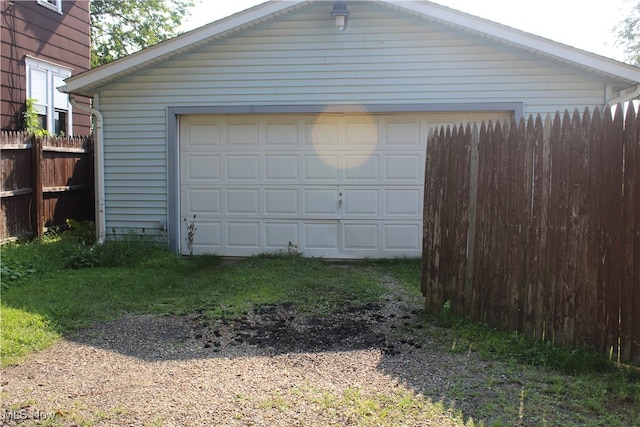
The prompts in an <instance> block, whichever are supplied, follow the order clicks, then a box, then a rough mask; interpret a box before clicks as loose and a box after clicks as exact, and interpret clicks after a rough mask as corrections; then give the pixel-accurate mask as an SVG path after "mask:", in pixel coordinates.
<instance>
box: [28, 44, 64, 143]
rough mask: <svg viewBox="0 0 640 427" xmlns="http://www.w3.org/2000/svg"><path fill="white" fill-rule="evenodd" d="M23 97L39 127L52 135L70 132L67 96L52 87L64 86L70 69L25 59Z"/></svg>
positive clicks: (37, 60) (33, 59) (30, 58)
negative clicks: (25, 92) (25, 83)
mask: <svg viewBox="0 0 640 427" xmlns="http://www.w3.org/2000/svg"><path fill="white" fill-rule="evenodd" d="M25 63H26V72H27V73H26V74H27V85H26V86H27V98H31V99H33V100H34V107H35V109H36V111H37V112H38V116H39V119H40V125H41V127H42V128H43V129H46V130H48V131H49V132H51V133H52V134H55V135H61V134H65V135H68V134H69V130H71V129H72V120H71V119H72V116H71V105H70V103H69V95H67V94H66V93H61V92H59V91H58V90H57V89H56V88H57V87H59V86H63V85H64V79H66V78H67V77H69V76H71V69H70V68H67V67H63V66H61V65H57V64H54V63H52V62H48V61H42V60H39V59H35V58H32V57H30V56H27V57H26V58H25Z"/></svg>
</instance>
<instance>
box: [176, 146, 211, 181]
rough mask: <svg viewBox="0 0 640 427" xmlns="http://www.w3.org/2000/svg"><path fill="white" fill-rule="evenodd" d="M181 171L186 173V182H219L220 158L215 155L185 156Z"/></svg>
mask: <svg viewBox="0 0 640 427" xmlns="http://www.w3.org/2000/svg"><path fill="white" fill-rule="evenodd" d="M184 158H185V160H186V161H184V162H183V166H182V169H183V170H184V171H185V173H186V179H187V181H188V182H193V183H196V182H198V181H206V182H211V181H218V180H220V156H217V155H205V154H202V153H200V154H197V155H195V154H194V155H187V156H185V157H184Z"/></svg>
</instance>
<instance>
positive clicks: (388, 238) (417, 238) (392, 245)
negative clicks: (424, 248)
mask: <svg viewBox="0 0 640 427" xmlns="http://www.w3.org/2000/svg"><path fill="white" fill-rule="evenodd" d="M383 228H384V231H383V245H384V248H383V249H384V250H385V251H398V250H402V251H408V252H412V253H415V251H416V250H419V249H420V245H421V239H422V232H421V231H420V224H417V223H406V224H384V225H383Z"/></svg>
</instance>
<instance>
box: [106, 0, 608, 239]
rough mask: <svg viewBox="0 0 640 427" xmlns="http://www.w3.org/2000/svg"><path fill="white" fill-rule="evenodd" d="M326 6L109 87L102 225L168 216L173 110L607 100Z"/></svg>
mask: <svg viewBox="0 0 640 427" xmlns="http://www.w3.org/2000/svg"><path fill="white" fill-rule="evenodd" d="M330 6H331V3H326V2H325V3H319V4H314V5H312V6H309V7H307V8H304V9H302V10H300V11H297V12H295V13H292V14H290V15H286V16H282V17H280V18H279V19H277V20H275V21H271V22H266V23H263V24H260V25H258V26H256V27H254V28H252V29H250V30H246V31H244V32H241V33H238V34H236V35H234V36H232V37H229V38H227V39H223V40H221V41H218V42H216V43H214V44H210V45H208V46H204V47H202V48H200V49H198V50H196V51H194V52H191V53H187V54H184V55H182V56H179V57H176V58H174V59H172V60H169V61H166V62H163V63H159V64H156V65H154V66H152V67H149V68H147V69H145V70H142V71H140V72H137V73H135V74H133V75H130V76H128V77H125V78H122V79H120V80H118V81H116V82H115V83H111V84H109V85H107V86H104V87H102V88H101V89H100V91H99V105H98V106H99V109H100V110H101V112H102V113H103V115H104V119H105V133H104V136H105V177H106V179H105V190H106V216H107V224H106V226H107V232H108V233H111V231H112V229H114V228H115V229H117V230H126V229H129V228H134V229H136V230H140V229H141V228H145V230H153V229H157V228H158V227H159V224H160V223H161V222H163V221H166V219H167V212H168V201H167V197H168V196H167V180H168V165H167V161H168V160H167V158H168V156H167V126H168V124H167V123H166V121H167V109H168V108H169V107H186V106H194V107H197V106H217V107H220V106H223V107H224V106H251V105H260V106H276V105H289V106H292V105H325V104H326V105H329V104H389V105H391V104H436V105H437V104H451V103H463V104H464V103H474V104H484V103H492V102H519V103H523V105H524V113H525V115H528V114H530V113H534V114H535V113H547V112H554V111H556V110H563V109H566V108H568V109H574V108H576V107H578V108H584V106H594V105H601V104H603V103H604V98H605V86H606V84H607V83H612V84H613V83H615V82H605V81H604V80H603V79H602V78H601V77H599V76H596V75H593V74H588V73H586V72H584V73H583V72H581V71H579V70H576V69H574V68H570V67H568V66H564V65H562V64H558V63H555V62H551V61H549V60H547V59H545V58H542V57H539V56H535V55H533V54H529V53H527V52H523V51H520V50H516V49H514V48H510V47H506V46H502V45H497V44H495V43H493V42H491V41H489V40H486V39H480V38H477V37H475V36H472V35H470V34H468V33H465V32H463V31H453V30H451V29H449V28H445V27H443V26H440V25H438V24H434V23H429V22H427V21H424V20H422V19H419V18H416V17H412V16H408V15H404V14H400V13H398V12H395V11H391V10H389V9H387V8H385V7H381V6H377V5H372V4H362V3H357V2H353V3H350V4H349V10H350V12H351V18H350V19H349V25H348V29H347V31H345V32H343V33H340V32H338V31H337V30H336V29H335V27H334V23H333V21H332V18H331V17H330V16H329V11H330Z"/></svg>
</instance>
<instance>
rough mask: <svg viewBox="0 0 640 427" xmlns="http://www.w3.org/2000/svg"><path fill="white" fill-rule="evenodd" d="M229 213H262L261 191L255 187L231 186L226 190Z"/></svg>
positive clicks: (254, 214) (253, 214)
mask: <svg viewBox="0 0 640 427" xmlns="http://www.w3.org/2000/svg"><path fill="white" fill-rule="evenodd" d="M226 202H227V203H226V207H227V209H226V213H227V215H251V216H258V215H259V214H260V210H259V206H260V192H259V190H258V189H255V188H231V189H227V190H226Z"/></svg>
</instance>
